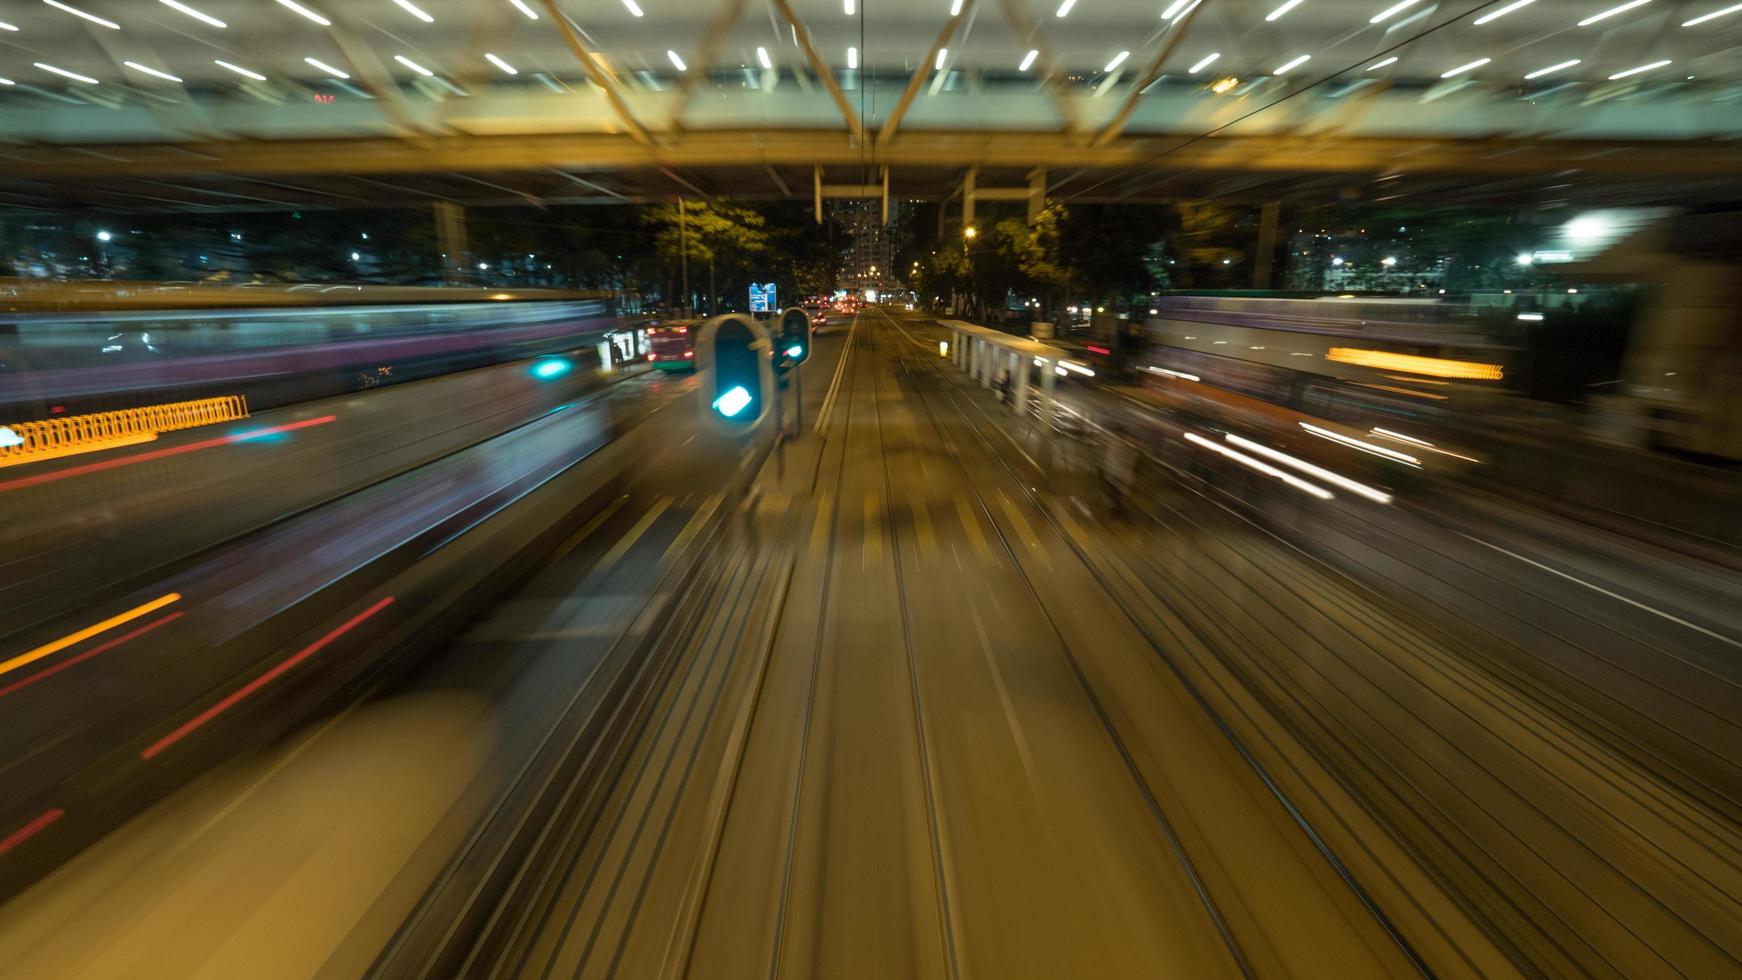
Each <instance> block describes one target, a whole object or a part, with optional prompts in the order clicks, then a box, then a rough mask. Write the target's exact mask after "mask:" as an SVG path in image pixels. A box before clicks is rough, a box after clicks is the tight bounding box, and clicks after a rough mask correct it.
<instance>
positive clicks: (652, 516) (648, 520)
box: [599, 496, 671, 569]
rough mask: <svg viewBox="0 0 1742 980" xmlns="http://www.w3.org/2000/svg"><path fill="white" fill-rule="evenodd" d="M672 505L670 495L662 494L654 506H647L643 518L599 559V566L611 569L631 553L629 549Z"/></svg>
mask: <svg viewBox="0 0 1742 980" xmlns="http://www.w3.org/2000/svg"><path fill="white" fill-rule="evenodd" d="M670 506H671V498H670V497H664V496H662V497H660V498H659V499H657V500H655V501H654V502H653V506H652V507H649V508H647V513H645V514H642V515H641V520H639V521H636V522H635V526H634V527H632V528H630V529H629V533H628V534H625V535H623V538H622V540H620V541H618V542H617V543H616V544H614V545H612V546H611V550H610V551H607V552H605V557H603V558H601V559H599V567H600V568H605V569H609V568H610V567H611V566H613V565H615V564H617V563H618V562H620V561H622V560H623V556H624V555H626V554H628V553H629V549H630V548H633V547H635V542H636V541H639V540H640V539H641V536H642V535H643V534H646V533H647V529H648V528H650V527H652V526H653V522H654V521H657V520H659V515H661V514H663V513H665V509H666V508H667V507H670Z"/></svg>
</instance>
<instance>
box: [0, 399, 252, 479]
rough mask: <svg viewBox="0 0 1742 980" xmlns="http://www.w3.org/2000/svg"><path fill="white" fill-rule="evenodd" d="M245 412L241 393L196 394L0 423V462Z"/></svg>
mask: <svg viewBox="0 0 1742 980" xmlns="http://www.w3.org/2000/svg"><path fill="white" fill-rule="evenodd" d="M247 417H248V400H247V399H246V398H244V397H242V396H241V395H225V396H222V397H219V398H200V399H197V400H195V401H186V402H169V403H167V404H163V405H146V406H143V407H140V408H124V409H120V410H119V411H114V412H98V413H96V414H94V415H71V416H68V417H66V418H59V419H47V420H44V421H40V422H19V423H16V424H13V425H7V426H0V467H4V466H18V465H21V464H24V463H35V462H38V461H40V460H45V459H54V458H56V457H60V456H72V455H76V454H78V453H89V452H96V451H98V450H102V449H114V448H116V447H119V446H130V445H134V444H136V443H141V442H150V441H151V440H153V439H156V438H157V435H158V433H160V432H174V431H176V430H178V429H193V428H198V427H199V426H202V425H212V424H214V423H217V422H234V421H236V420H237V419H245V418H247Z"/></svg>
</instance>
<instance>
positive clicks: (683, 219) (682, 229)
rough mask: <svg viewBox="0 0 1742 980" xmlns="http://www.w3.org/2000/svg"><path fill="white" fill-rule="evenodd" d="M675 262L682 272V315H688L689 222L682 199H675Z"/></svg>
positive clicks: (687, 212)
mask: <svg viewBox="0 0 1742 980" xmlns="http://www.w3.org/2000/svg"><path fill="white" fill-rule="evenodd" d="M677 261H678V267H679V268H681V269H682V270H683V315H684V316H686V317H687V316H689V315H690V222H689V211H688V208H687V207H686V206H685V204H684V199H683V198H682V197H679V198H678V199H677Z"/></svg>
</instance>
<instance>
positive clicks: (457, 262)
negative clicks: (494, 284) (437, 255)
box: [435, 201, 472, 286]
mask: <svg viewBox="0 0 1742 980" xmlns="http://www.w3.org/2000/svg"><path fill="white" fill-rule="evenodd" d="M435 225H436V247H437V248H438V249H439V250H440V251H441V253H442V281H443V282H445V283H447V284H448V285H450V286H457V285H460V284H462V283H464V282H465V281H466V278H467V276H468V275H469V274H470V273H471V268H472V266H471V254H470V250H469V249H468V247H467V245H466V209H465V208H462V207H460V206H459V205H458V204H455V203H454V202H452V201H437V202H435Z"/></svg>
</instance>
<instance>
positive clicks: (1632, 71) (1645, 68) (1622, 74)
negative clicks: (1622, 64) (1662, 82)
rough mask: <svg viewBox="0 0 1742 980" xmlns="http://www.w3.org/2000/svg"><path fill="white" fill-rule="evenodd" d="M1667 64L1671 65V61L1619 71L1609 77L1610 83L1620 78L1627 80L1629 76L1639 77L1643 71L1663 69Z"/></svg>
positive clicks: (1666, 60)
mask: <svg viewBox="0 0 1742 980" xmlns="http://www.w3.org/2000/svg"><path fill="white" fill-rule="evenodd" d="M1667 64H1669V59H1668V58H1665V59H1663V60H1662V61H1654V62H1652V63H1651V64H1649V65H1640V66H1639V67H1638V68H1629V69H1627V70H1626V71H1618V72H1616V73H1615V74H1613V75H1610V76H1609V81H1611V82H1613V81H1615V80H1616V79H1618V78H1626V77H1627V76H1629V75H1637V74H1639V73H1640V72H1642V71H1650V70H1652V69H1653V68H1662V67H1663V66H1664V65H1667Z"/></svg>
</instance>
